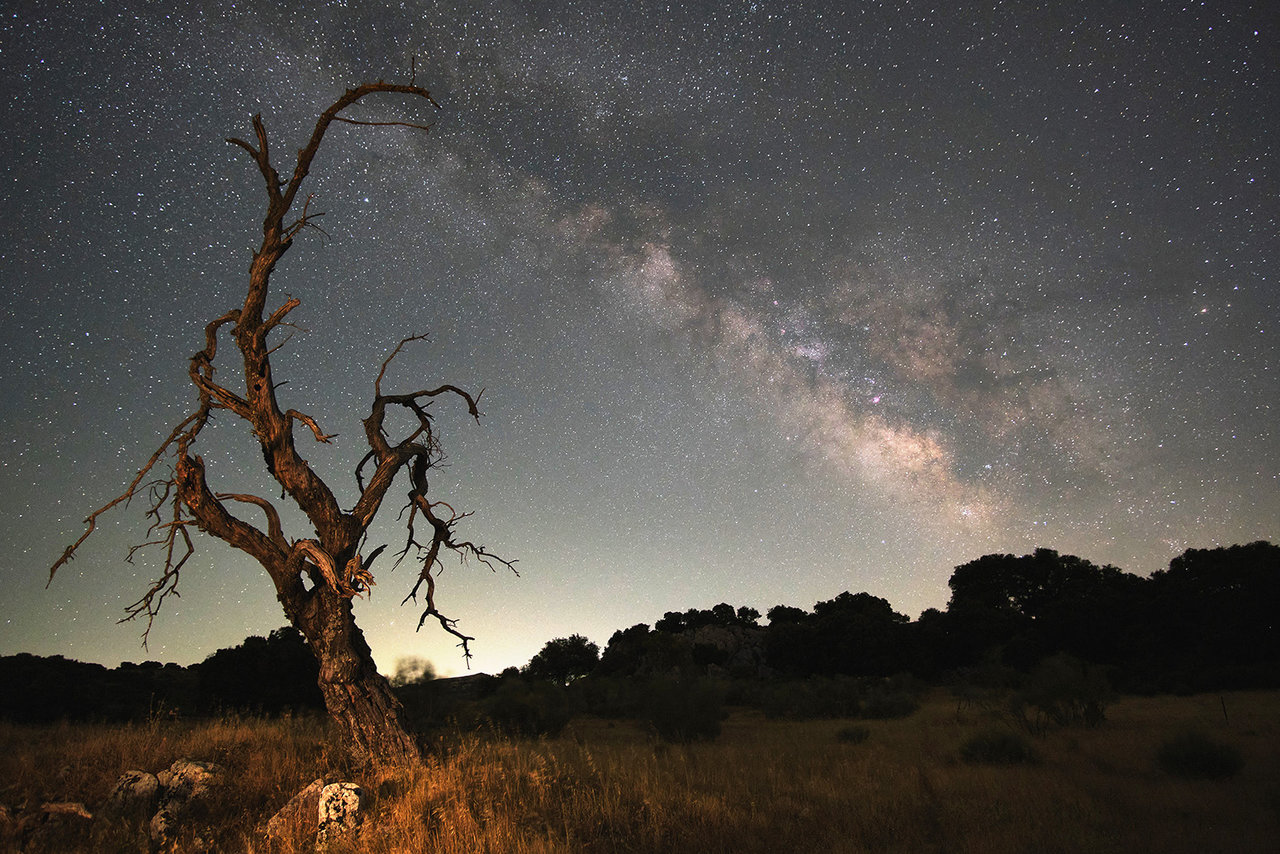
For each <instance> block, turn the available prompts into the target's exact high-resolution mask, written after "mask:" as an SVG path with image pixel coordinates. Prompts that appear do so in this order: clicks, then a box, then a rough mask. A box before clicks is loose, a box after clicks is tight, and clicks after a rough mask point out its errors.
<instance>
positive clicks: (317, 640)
mask: <svg viewBox="0 0 1280 854" xmlns="http://www.w3.org/2000/svg"><path fill="white" fill-rule="evenodd" d="M316 592H317V593H318V595H316V596H314V597H313V598H312V601H311V603H310V604H311V608H309V609H308V610H309V611H310V613H309V614H308V618H307V619H305V620H304V623H305V625H304V626H300V627H299V628H301V629H302V632H303V634H304V636H305V637H306V639H307V642H308V644H310V646H311V650H312V652H313V653H314V654H315V657H316V660H317V661H318V662H319V663H320V680H319V682H320V691H321V693H322V694H323V695H324V702H325V707H326V708H327V709H328V711H329V716H330V717H331V718H332V719H333V721H334V723H335V724H337V726H338V727H339V729H340V731H341V734H342V738H343V741H344V742H345V743H346V744H347V745H348V748H349V749H350V751H351V754H352V758H353V759H355V760H356V761H357V762H359V763H362V764H366V763H367V764H377V765H407V764H412V763H414V762H416V761H418V759H419V758H420V753H419V751H418V744H417V741H416V740H415V739H414V737H413V736H412V735H411V734H410V733H409V732H408V730H407V728H406V727H405V724H404V710H403V708H402V707H401V705H400V701H399V700H397V699H396V697H395V695H394V694H393V693H391V686H390V685H389V684H388V683H387V680H386V678H385V677H384V676H383V675H382V674H381V673H379V672H378V670H377V668H376V667H375V666H374V662H373V654H372V653H371V652H370V650H369V645H368V644H367V643H366V642H365V639H364V633H363V632H361V631H360V627H359V626H357V625H356V622H355V618H354V616H353V615H352V613H351V600H350V599H347V598H344V597H342V596H338V595H335V594H334V593H332V592H331V591H328V590H319V591H316Z"/></svg>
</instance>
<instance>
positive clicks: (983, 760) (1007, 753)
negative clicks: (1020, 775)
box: [960, 727, 1038, 765]
mask: <svg viewBox="0 0 1280 854" xmlns="http://www.w3.org/2000/svg"><path fill="white" fill-rule="evenodd" d="M960 758H961V759H963V760H964V761H965V762H969V763H972V764H975V765H1034V764H1035V763H1036V762H1037V761H1038V758H1037V757H1036V752H1035V750H1034V749H1033V748H1032V747H1031V744H1030V742H1028V741H1027V739H1026V738H1025V737H1023V736H1022V735H1020V734H1018V733H1016V732H1013V731H1012V730H1008V729H1000V728H998V727H990V728H988V729H984V730H981V731H980V732H977V733H974V734H973V735H972V736H970V737H969V740H968V741H966V742H965V743H964V744H963V745H961V746H960Z"/></svg>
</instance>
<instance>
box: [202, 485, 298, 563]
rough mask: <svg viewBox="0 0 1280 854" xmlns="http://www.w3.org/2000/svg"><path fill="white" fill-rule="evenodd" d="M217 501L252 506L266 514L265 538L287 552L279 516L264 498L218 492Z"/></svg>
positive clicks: (239, 493) (287, 543)
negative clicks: (259, 508) (237, 502)
mask: <svg viewBox="0 0 1280 854" xmlns="http://www.w3.org/2000/svg"><path fill="white" fill-rule="evenodd" d="M218 499H219V500H221V501H240V502H243V503H245V504H254V505H257V506H258V507H261V508H262V511H263V512H264V513H266V514H267V537H268V538H269V539H270V540H271V542H273V543H275V544H276V546H278V547H279V548H280V550H281V551H288V550H289V542H288V541H287V540H286V539H285V538H284V529H283V527H282V526H281V525H280V514H279V513H278V512H277V511H276V508H275V507H274V506H273V505H272V504H271V502H270V501H268V500H267V499H265V498H259V497H258V496H256V495H249V494H247V493H242V492H219V493H218Z"/></svg>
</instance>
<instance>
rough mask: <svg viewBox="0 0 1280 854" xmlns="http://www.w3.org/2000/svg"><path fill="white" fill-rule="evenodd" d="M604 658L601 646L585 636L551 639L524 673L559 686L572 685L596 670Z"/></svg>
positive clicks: (531, 660) (532, 659)
mask: <svg viewBox="0 0 1280 854" xmlns="http://www.w3.org/2000/svg"><path fill="white" fill-rule="evenodd" d="M599 661H600V647H598V646H596V645H595V644H594V643H592V642H591V641H589V640H587V639H586V638H585V637H583V636H582V635H570V636H569V637H567V638H556V639H555V640H550V641H547V643H546V645H545V646H544V647H542V651H541V652H539V653H538V654H537V655H535V656H534V657H533V658H531V659H529V663H528V664H526V665H525V667H524V671H523V672H524V675H525V676H528V677H529V678H531V679H542V680H546V681H548V682H554V683H555V684H557V685H568V684H569V683H570V682H572V681H574V680H575V679H581V678H582V677H583V676H587V675H589V674H590V673H591V671H593V670H595V668H596V664H597V663H598V662H599Z"/></svg>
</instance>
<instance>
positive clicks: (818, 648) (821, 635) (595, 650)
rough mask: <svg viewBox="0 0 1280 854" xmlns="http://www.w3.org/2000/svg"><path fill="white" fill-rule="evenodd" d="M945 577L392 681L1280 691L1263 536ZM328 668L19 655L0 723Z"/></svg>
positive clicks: (806, 696)
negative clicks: (1148, 570)
mask: <svg viewBox="0 0 1280 854" xmlns="http://www.w3.org/2000/svg"><path fill="white" fill-rule="evenodd" d="M948 583H949V587H950V590H951V598H950V600H949V601H948V603H947V606H946V608H945V609H944V610H939V609H929V610H927V611H925V612H924V613H923V614H921V615H920V617H919V618H918V619H916V620H911V619H909V618H908V617H907V616H905V615H903V614H900V613H898V612H896V611H894V610H893V607H892V606H891V605H890V604H889V602H887V601H886V600H884V599H882V598H880V597H877V596H873V595H871V594H869V593H850V592H845V593H841V594H840V595H838V596H836V597H835V598H833V599H829V600H826V601H821V602H817V603H816V604H815V605H814V606H813V608H812V610H804V609H803V608H798V607H794V606H790V605H776V606H774V607H772V608H770V609H769V610H768V612H767V613H766V614H765V615H764V617H763V618H762V616H761V614H760V612H759V611H757V610H756V609H754V608H751V607H734V606H731V605H728V604H724V603H722V604H719V605H716V606H715V607H713V608H710V609H705V610H702V609H696V608H693V609H689V610H687V611H684V612H676V611H672V612H668V613H666V614H664V615H663V616H662V618H661V619H659V620H657V621H656V622H655V623H654V624H653V626H652V627H650V626H649V625H648V624H644V623H641V624H637V625H634V626H631V627H630V628H626V629H619V630H618V631H616V632H614V634H613V636H612V637H610V639H609V642H608V644H607V645H606V646H605V648H604V650H603V652H602V651H601V650H600V649H599V647H598V646H597V645H596V644H594V643H592V642H591V641H589V640H588V639H587V638H585V637H584V636H582V635H578V634H575V635H571V636H569V637H567V638H555V639H553V640H551V641H548V642H547V643H546V644H545V645H544V646H543V648H542V649H541V650H540V651H539V652H538V653H537V654H536V655H535V656H534V657H533V658H532V659H531V660H530V661H529V663H528V664H527V665H525V666H524V667H523V668H514V667H513V668H509V669H508V670H507V671H504V672H503V673H502V674H501V675H500V676H486V675H479V674H477V675H475V676H469V677H464V678H461V679H456V680H435V679H434V678H433V676H432V674H431V672H430V668H429V667H428V666H426V664H425V663H424V662H416V663H415V665H414V667H409V668H407V669H405V672H404V673H398V674H397V677H396V679H395V680H393V682H394V683H395V684H396V691H397V693H398V694H399V695H400V697H401V699H402V700H403V702H404V703H405V706H406V708H407V710H408V712H409V715H410V718H411V719H412V721H413V723H414V724H415V725H416V726H417V727H418V728H423V727H431V726H435V725H439V724H442V723H445V722H449V721H452V722H455V723H462V724H464V725H465V724H467V723H478V722H480V721H487V722H488V723H490V724H493V725H495V726H498V727H499V728H502V729H506V730H508V731H510V732H513V733H517V734H543V733H548V732H554V731H555V730H556V729H557V728H558V727H559V726H562V725H563V724H564V722H566V721H567V720H568V719H569V716H570V715H571V714H573V713H574V712H575V711H581V710H586V711H590V712H592V713H595V714H602V715H612V716H629V717H637V718H641V719H644V720H647V721H648V722H649V723H650V724H651V725H652V726H653V727H654V729H655V731H657V732H659V733H663V732H670V733H675V734H676V735H675V737H678V738H685V737H689V736H690V734H691V733H692V734H694V735H697V734H701V735H702V736H708V735H712V734H714V732H717V731H718V727H719V724H718V721H719V716H718V711H717V710H718V709H719V708H720V705H719V704H720V703H721V702H725V701H727V702H732V703H737V704H745V705H754V706H757V707H759V708H762V709H764V710H765V711H766V712H767V713H771V714H775V713H776V714H782V715H815V714H816V715H829V716H841V717H891V716H894V715H897V714H905V713H909V712H910V710H911V709H912V708H914V705H913V700H912V695H913V693H914V692H916V691H918V689H919V687H920V686H923V685H926V684H943V683H949V684H951V685H952V686H953V687H955V688H956V690H957V693H958V696H962V697H963V696H973V695H974V694H973V692H975V691H980V690H982V689H983V688H984V687H990V686H993V685H998V686H1001V687H1004V688H1008V687H1010V686H1020V688H1024V689H1025V699H1026V702H1027V703H1028V704H1029V705H1028V706H1027V708H1028V709H1031V708H1033V707H1034V709H1038V710H1039V711H1037V712H1036V714H1041V715H1044V716H1047V718H1048V719H1055V720H1056V719H1060V718H1071V717H1079V718H1083V719H1088V718H1091V717H1092V718H1096V717H1097V715H1099V714H1100V707H1101V706H1100V704H1101V703H1102V702H1103V698H1104V697H1105V695H1106V693H1107V692H1108V691H1109V690H1110V688H1111V687H1112V686H1114V687H1115V688H1117V689H1119V690H1122V691H1126V692H1136V693H1155V692H1197V691H1208V690H1220V689H1234V688H1277V687H1280V623H1278V621H1280V547H1277V546H1274V545H1272V544H1271V543H1268V542H1255V543H1251V544H1249V545H1238V546H1231V547H1229V548H1214V549H1192V550H1189V551H1187V552H1185V553H1184V554H1182V555H1180V556H1179V557H1176V558H1174V559H1173V561H1172V562H1171V563H1170V565H1169V568H1168V569H1167V570H1161V571H1158V572H1156V573H1153V574H1152V575H1151V577H1149V578H1144V577H1141V576H1137V575H1132V574H1129V573H1126V572H1122V571H1121V570H1119V569H1117V568H1115V567H1113V566H1097V565H1095V564H1093V563H1090V562H1089V561H1087V560H1084V559H1082V558H1078V557H1075V556H1072V555H1061V554H1059V553H1058V552H1056V551H1053V550H1051V549H1037V550H1036V551H1035V552H1033V553H1032V554H1028V555H1021V556H1015V555H1001V554H992V555H986V556H984V557H981V558H978V559H977V560H973V561H970V562H969V563H966V564H963V565H962V566H959V567H956V569H955V570H954V572H953V574H952V576H951V579H950V581H949V582H948ZM762 619H763V620H764V622H763V623H762ZM316 679H317V672H316V664H315V659H314V658H313V657H312V656H311V655H310V654H309V652H308V651H307V649H306V647H305V645H304V643H303V641H302V638H301V637H300V635H299V634H298V633H297V631H295V630H294V629H292V628H283V629H278V630H276V631H274V632H272V633H271V634H270V635H269V636H268V637H265V638H262V637H251V638H247V639H246V640H245V641H244V643H242V644H240V645H239V646H237V647H234V648H231V649H223V650H219V651H218V652H216V653H214V654H213V655H211V656H209V657H208V658H207V659H205V660H204V661H203V662H200V663H199V664H195V665H192V666H191V667H187V668H183V667H179V666H178V665H175V664H166V665H161V664H160V663H158V662H145V663H143V664H122V665H120V667H117V668H114V669H107V668H105V667H103V666H101V665H96V664H82V663H80V662H75V661H69V660H67V659H64V658H61V657H54V658H39V657H36V656H31V655H16V656H7V657H4V658H0V680H2V681H0V684H3V685H5V686H7V687H8V688H9V690H6V691H4V692H0V717H4V718H8V719H11V720H18V721H30V722H38V721H50V720H58V719H62V718H66V719H73V720H86V719H92V720H138V719H143V718H146V717H147V716H156V715H167V714H170V713H171V712H179V713H181V714H184V715H186V714H191V715H200V714H214V713H218V712H220V711H227V710H240V711H247V712H252V713H258V714H266V715H276V714H280V713H282V712H284V711H288V710H292V711H307V710H315V711H320V710H322V709H323V701H322V698H321V696H320V694H319V690H318V688H317V687H316ZM1064 686H1066V687H1064ZM1064 692H1065V693H1064ZM1064 703H1066V704H1067V705H1065V706H1064V705H1063V704H1064ZM1073 703H1074V704H1077V707H1074V708H1073V707H1071V705H1070V704H1073ZM1079 704H1083V705H1079Z"/></svg>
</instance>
